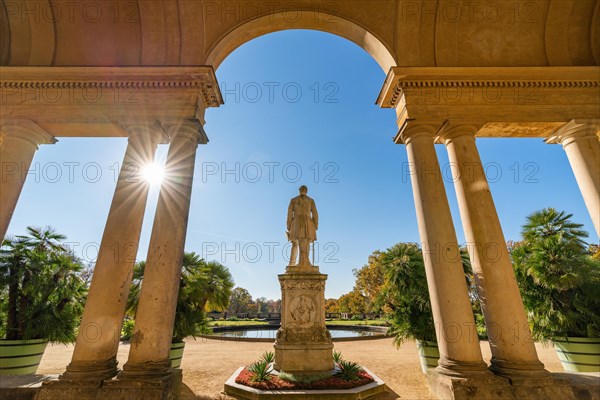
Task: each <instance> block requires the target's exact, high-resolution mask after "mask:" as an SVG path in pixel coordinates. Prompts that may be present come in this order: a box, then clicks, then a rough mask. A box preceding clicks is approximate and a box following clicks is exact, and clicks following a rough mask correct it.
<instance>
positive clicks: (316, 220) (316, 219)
mask: <svg viewBox="0 0 600 400" xmlns="http://www.w3.org/2000/svg"><path fill="white" fill-rule="evenodd" d="M310 211H311V212H312V217H313V222H314V223H315V229H319V213H318V212H317V206H316V205H315V201H314V200H313V201H312V203H311V207H310Z"/></svg>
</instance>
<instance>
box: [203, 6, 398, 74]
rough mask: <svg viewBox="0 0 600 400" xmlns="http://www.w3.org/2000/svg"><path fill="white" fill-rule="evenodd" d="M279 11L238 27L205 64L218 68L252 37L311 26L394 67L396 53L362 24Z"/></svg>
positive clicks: (325, 15) (314, 12)
mask: <svg viewBox="0 0 600 400" xmlns="http://www.w3.org/2000/svg"><path fill="white" fill-rule="evenodd" d="M292 12H293V13H294V15H292V16H289V15H288V14H289V11H287V12H286V11H279V12H276V13H273V14H269V15H264V16H261V17H257V18H255V19H252V20H249V21H247V22H245V23H244V24H242V25H239V26H237V27H235V28H234V29H233V30H231V31H229V32H228V33H227V34H226V35H225V36H224V37H222V38H221V39H220V40H219V41H218V42H216V43H215V44H214V46H213V47H212V48H211V49H210V50H209V53H208V55H207V57H206V63H207V64H209V65H212V66H213V68H215V69H217V68H219V65H221V62H223V60H224V59H225V58H226V57H227V56H228V55H229V54H230V53H231V52H233V51H234V50H235V49H236V48H238V47H239V46H241V45H243V44H244V43H247V42H249V41H250V40H252V39H254V38H257V37H259V36H262V35H266V34H269V33H272V32H277V31H282V30H288V29H312V30H317V31H320V32H326V33H331V34H334V35H337V36H340V37H343V38H345V39H348V40H350V41H351V42H354V43H355V44H357V45H358V46H359V47H361V48H363V49H364V50H365V51H366V52H367V53H369V55H371V57H373V59H375V61H377V63H378V64H379V66H380V67H381V69H382V70H383V71H384V72H387V71H389V69H390V68H391V67H393V66H395V60H394V56H393V53H392V52H391V51H390V49H388V48H387V47H386V45H385V44H384V43H383V42H382V41H381V40H380V39H379V38H377V37H376V36H374V34H373V33H371V32H370V31H368V30H367V29H366V28H364V27H362V26H361V25H359V24H357V23H354V22H352V21H350V20H348V19H344V18H341V17H339V16H336V15H334V14H328V13H325V12H323V11H320V10H318V9H317V10H310V9H305V10H293V11H292Z"/></svg>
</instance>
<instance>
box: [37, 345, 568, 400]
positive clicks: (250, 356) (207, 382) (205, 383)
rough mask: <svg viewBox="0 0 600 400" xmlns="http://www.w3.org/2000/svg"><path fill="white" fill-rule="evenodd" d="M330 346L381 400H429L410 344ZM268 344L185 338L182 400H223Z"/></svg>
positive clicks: (66, 355) (51, 355) (64, 354)
mask: <svg viewBox="0 0 600 400" xmlns="http://www.w3.org/2000/svg"><path fill="white" fill-rule="evenodd" d="M536 346H537V349H538V354H539V357H540V360H541V361H542V362H543V363H544V364H545V365H546V369H548V370H549V371H553V372H561V371H562V367H561V365H560V362H559V360H558V358H557V356H556V353H555V352H554V349H553V348H552V347H551V346H547V347H544V346H543V345H540V344H536ZM335 348H336V350H338V351H341V352H342V353H343V355H344V358H345V359H347V360H350V361H357V362H359V363H360V364H362V365H364V366H366V367H367V368H369V369H370V370H371V371H373V372H374V373H375V374H377V375H378V376H379V377H380V378H381V379H383V380H384V381H385V382H386V383H387V386H388V395H387V396H386V397H385V398H384V399H385V400H392V399H404V400H408V399H410V400H422V399H432V400H433V399H434V397H433V396H432V395H431V393H429V390H428V389H427V384H426V381H425V377H424V375H423V373H422V372H421V368H420V366H419V356H418V353H417V349H416V345H415V343H414V342H408V343H405V344H404V345H402V347H400V348H399V349H396V348H395V347H394V346H393V345H392V340H391V339H379V340H370V341H355V342H339V343H336V344H335ZM481 348H482V351H483V356H484V359H486V360H489V358H490V357H491V356H490V350H489V346H488V343H487V342H482V343H481ZM272 350H273V346H272V345H271V344H270V343H251V342H225V341H220V340H215V339H197V340H193V339H187V340H186V347H185V354H184V356H183V362H182V365H181V367H182V368H183V383H184V386H183V390H182V399H183V400H205V399H227V398H228V397H227V396H224V395H223V394H221V391H222V390H223V383H224V382H225V381H226V380H227V378H229V376H230V375H231V374H232V373H233V372H234V371H235V370H236V368H237V367H239V366H242V365H248V364H250V363H252V362H254V361H256V359H258V358H259V357H260V355H261V354H262V353H263V352H265V351H272ZM72 351H73V346H72V345H69V346H64V345H48V348H47V349H46V353H45V354H44V358H43V359H42V363H41V365H40V367H39V368H38V373H39V374H59V373H61V372H63V371H64V367H65V366H66V365H67V364H68V363H69V361H70V358H71V353H72ZM128 351H129V345H128V344H122V345H121V346H120V348H119V356H118V359H119V365H121V366H122V365H123V363H124V362H125V361H126V360H127V353H128Z"/></svg>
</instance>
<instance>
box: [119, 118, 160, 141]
mask: <svg viewBox="0 0 600 400" xmlns="http://www.w3.org/2000/svg"><path fill="white" fill-rule="evenodd" d="M119 125H120V126H121V128H123V130H124V131H125V132H126V133H127V136H128V138H129V142H130V143H131V142H137V141H141V140H143V139H148V140H150V142H152V143H153V144H166V143H169V136H168V135H167V134H166V132H165V131H164V130H163V128H162V127H161V126H160V124H159V123H158V121H123V122H120V123H119Z"/></svg>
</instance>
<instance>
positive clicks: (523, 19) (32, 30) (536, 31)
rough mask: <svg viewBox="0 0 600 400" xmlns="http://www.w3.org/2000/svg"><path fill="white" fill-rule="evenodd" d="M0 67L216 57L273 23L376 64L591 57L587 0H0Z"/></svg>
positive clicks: (591, 12) (592, 20)
mask: <svg viewBox="0 0 600 400" xmlns="http://www.w3.org/2000/svg"><path fill="white" fill-rule="evenodd" d="M0 13H1V14H2V18H1V22H0V23H1V24H2V25H1V26H0V33H1V35H0V57H1V58H0V61H1V65H10V66H179V65H183V66H189V65H207V64H208V65H213V66H215V67H216V66H218V64H219V63H220V62H221V61H222V60H223V59H224V58H225V57H226V56H227V54H229V53H230V52H231V51H233V50H234V49H235V48H236V47H238V46H239V45H241V44H243V43H245V42H247V41H249V40H251V39H252V38H254V37H257V36H260V35H263V34H266V33H269V32H274V31H278V30H282V29H300V28H303V29H317V30H321V31H324V32H329V33H333V34H337V35H339V36H342V37H345V38H347V39H350V40H352V41H354V42H355V43H357V44H358V45H360V46H362V47H363V48H364V49H365V50H366V51H368V52H369V53H370V54H371V55H372V56H373V57H374V58H375V59H376V60H377V62H378V63H379V64H380V65H381V66H382V68H384V69H385V70H387V69H389V67H392V66H394V65H396V66H407V67H417V66H421V67H430V66H437V67H455V66H470V67H491V66H590V65H600V39H599V37H600V35H599V33H600V32H599V31H598V26H600V1H596V0H511V1H480V2H473V1H464V0H422V1H419V0H369V1H355V0H328V1H315V0H295V1H293V2H288V1H272V0H267V1H262V0H260V1H246V0H240V1H235V0H233V1H232V0H227V1H214V0H127V1H117V2H114V1H108V0H106V1H104V0H101V1H92V0H81V1H78V2H73V1H71V0H22V1H15V0H11V1H9V0H0Z"/></svg>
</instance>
